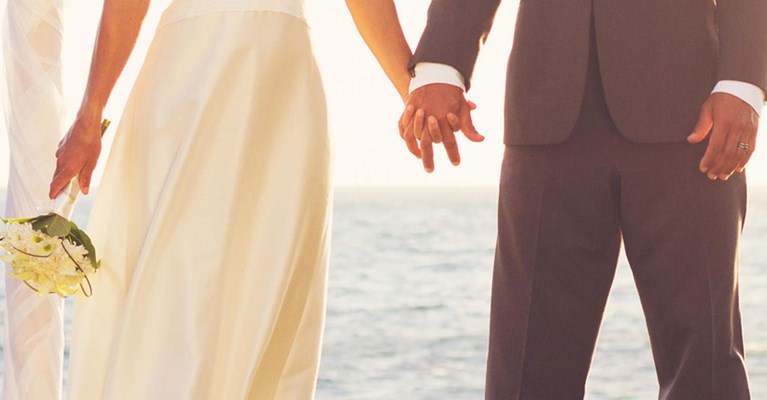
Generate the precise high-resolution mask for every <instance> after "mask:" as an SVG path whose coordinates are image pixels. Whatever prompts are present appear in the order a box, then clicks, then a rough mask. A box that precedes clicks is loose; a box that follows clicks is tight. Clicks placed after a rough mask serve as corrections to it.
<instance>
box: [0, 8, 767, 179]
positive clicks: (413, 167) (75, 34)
mask: <svg viewBox="0 0 767 400" xmlns="http://www.w3.org/2000/svg"><path fill="white" fill-rule="evenodd" d="M306 1H307V8H308V14H309V15H308V19H309V23H310V25H311V34H312V38H313V45H314V51H315V54H316V56H317V58H318V62H319V65H320V69H321V71H322V74H323V78H324V83H325V90H326V93H327V97H328V107H329V112H330V129H331V135H332V137H333V140H334V156H335V170H334V171H335V184H336V185H337V186H446V185H448V186H467V185H469V186H471V185H483V186H484V185H488V186H489V185H496V184H497V182H498V177H499V171H500V163H501V157H502V152H503V144H502V136H503V131H502V128H503V94H504V85H505V76H506V74H505V70H506V62H507V59H508V54H509V51H510V49H511V38H512V35H513V31H514V29H513V25H514V20H515V18H516V8H517V5H518V2H517V1H510V0H506V1H504V2H503V3H502V6H501V9H500V10H499V12H498V16H497V18H496V24H495V27H494V28H493V32H492V33H491V35H490V38H489V40H488V42H487V44H486V46H485V47H484V49H483V51H482V54H481V55H480V58H479V61H478V65H477V68H476V71H475V76H474V79H473V82H472V85H473V88H472V90H471V92H470V93H469V95H468V97H469V98H470V99H471V100H473V101H475V102H476V103H478V105H479V109H477V110H476V111H475V113H474V121H475V125H476V126H477V128H478V129H479V131H480V132H481V133H482V134H484V135H485V136H486V137H487V139H486V140H485V141H484V142H483V143H480V144H475V143H470V142H468V141H467V140H465V139H463V140H461V139H459V145H460V146H461V155H462V164H461V165H460V166H459V167H453V166H452V165H450V163H449V162H448V161H447V158H446V157H445V156H444V151H442V152H438V155H437V160H436V163H437V167H436V171H435V173H433V174H426V173H425V172H424V171H423V169H422V168H421V166H420V161H419V160H417V159H415V158H414V157H413V156H411V155H410V153H408V152H407V150H406V148H405V146H404V143H403V142H402V140H401V139H400V137H399V134H398V130H397V119H398V118H399V115H400V113H401V111H402V108H403V105H402V101H401V100H400V98H399V96H398V95H397V93H396V91H395V90H394V89H393V87H392V86H391V84H390V83H389V81H388V80H387V79H386V76H385V75H384V74H383V72H382V71H381V69H380V68H379V67H378V65H377V64H376V62H375V59H374V58H373V56H372V55H371V54H370V52H369V51H368V50H367V47H366V46H365V44H364V42H363V41H362V39H361V38H360V37H359V35H358V34H357V31H356V29H355V27H354V24H353V22H352V20H351V17H350V16H349V14H348V12H347V10H346V6H345V4H344V1H343V0H306ZM168 2H169V0H154V1H153V2H152V5H151V8H150V11H149V15H148V17H147V20H146V22H145V24H144V27H143V30H142V34H141V37H140V39H139V42H138V45H137V48H136V50H135V51H134V54H133V57H132V58H131V60H130V62H129V64H128V66H127V67H126V70H125V72H124V73H123V76H122V77H121V79H120V81H119V82H118V84H117V87H116V88H115V91H114V93H113V95H112V98H111V99H110V103H109V105H108V106H107V109H106V112H105V117H107V118H110V119H111V120H113V122H116V123H117V122H119V119H120V114H121V110H122V108H123V106H124V104H125V101H126V99H127V96H128V94H129V92H130V88H131V84H132V82H133V81H134V80H135V76H136V74H137V73H138V70H139V68H140V66H141V60H142V58H143V55H144V53H145V52H146V48H147V47H148V45H149V43H150V41H151V38H152V35H153V33H154V28H155V26H156V24H157V21H158V20H159V17H160V15H161V13H162V10H163V9H164V7H165V6H166V5H167V4H168ZM68 3H69V8H68V10H67V15H66V21H65V35H64V36H65V44H64V55H63V63H64V64H63V65H64V85H65V87H64V91H65V95H66V97H67V104H68V106H69V112H70V114H73V113H74V112H76V111H77V106H78V105H79V103H80V98H81V96H82V91H83V87H84V85H85V80H86V78H87V71H88V66H89V62H90V54H91V51H92V46H93V38H94V35H95V30H96V27H97V24H98V19H99V13H100V9H99V3H100V2H98V1H95V0H87V1H80V0H78V1H69V2H68ZM429 3H430V0H399V1H396V4H397V7H398V10H399V13H400V18H401V20H402V24H403V28H404V30H405V34H406V36H407V38H408V41H409V42H410V44H411V46H413V47H414V46H415V45H416V44H417V42H418V38H419V36H420V34H421V32H422V30H423V27H424V25H425V23H426V11H427V8H428V6H429ZM763 125H765V126H767V123H766V124H763ZM113 126H116V124H115V125H113ZM761 131H762V133H761V135H762V136H763V135H765V133H767V132H766V131H767V129H765V128H762V129H761ZM110 139H111V136H109V135H108V137H107V139H106V145H107V147H108V145H109V143H111V141H110ZM0 143H2V145H0V186H5V182H4V179H5V178H4V177H6V176H7V164H8V161H7V157H8V154H7V145H6V143H7V139H6V136H5V132H4V127H0ZM105 152H106V150H105ZM104 154H106V153H104ZM103 159H104V156H102V161H101V162H100V167H99V169H98V171H97V174H96V179H97V180H98V179H99V178H100V176H101V174H100V170H101V168H102V167H103V165H104V162H103ZM749 167H750V168H749V181H750V182H751V183H752V184H767V150H765V151H761V152H760V151H757V153H756V154H755V156H754V158H753V159H752V162H751V164H750V166H749Z"/></svg>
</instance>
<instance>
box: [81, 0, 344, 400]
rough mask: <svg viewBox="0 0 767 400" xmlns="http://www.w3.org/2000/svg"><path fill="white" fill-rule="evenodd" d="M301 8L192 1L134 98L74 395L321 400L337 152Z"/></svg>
mask: <svg viewBox="0 0 767 400" xmlns="http://www.w3.org/2000/svg"><path fill="white" fill-rule="evenodd" d="M301 5H302V2H301V0H269V1H264V0H213V1H211V0H176V1H175V2H174V3H173V5H172V6H171V8H170V9H169V11H168V13H167V14H165V17H164V18H163V20H162V21H161V23H160V26H159V28H158V30H157V33H156V35H155V37H154V40H153V41H152V45H151V47H150V49H149V51H148V53H147V56H146V58H145V60H144V64H143V67H142V69H141V72H140V73H139V75H138V78H137V80H136V83H135V85H134V86H133V91H132V92H131V96H130V97H129V99H128V102H127V105H126V108H125V111H124V113H123V115H122V118H121V122H120V124H119V127H118V129H117V130H116V133H115V140H114V143H113V145H112V147H111V150H110V153H109V157H108V158H107V160H106V168H105V170H104V176H103V178H102V180H101V184H100V185H99V189H98V192H97V193H96V197H95V202H94V205H93V210H92V213H91V216H90V219H89V225H88V233H89V234H90V235H91V238H93V242H94V244H95V245H96V248H97V249H98V251H99V257H100V258H101V261H102V267H101V269H100V270H99V272H98V273H96V274H95V275H94V277H93V280H92V282H93V287H94V294H93V297H91V298H88V299H85V298H81V297H79V298H76V299H75V313H74V323H73V326H72V356H71V361H70V368H69V381H68V388H67V393H68V397H69V399H72V400H136V399H141V400H170V399H173V400H175V399H184V400H209V399H210V400H218V399H226V400H229V399H233V400H239V399H249V400H309V399H312V398H313V394H314V387H315V381H316V378H317V370H318V365H319V357H320V342H321V334H322V328H323V323H324V307H325V281H326V274H327V261H328V253H329V250H328V246H329V241H330V237H329V233H328V232H329V231H328V229H329V224H330V201H331V198H330V197H331V195H330V154H329V152H330V142H329V137H328V132H327V131H328V129H327V117H326V108H325V98H324V91H323V88H322V82H321V80H320V76H319V71H318V69H317V66H316V64H315V61H314V57H313V54H312V48H311V44H310V40H309V31H308V28H307V26H306V24H305V23H304V22H303V20H302V18H301V15H300V14H299V15H295V14H294V13H297V12H298V11H295V10H301Z"/></svg>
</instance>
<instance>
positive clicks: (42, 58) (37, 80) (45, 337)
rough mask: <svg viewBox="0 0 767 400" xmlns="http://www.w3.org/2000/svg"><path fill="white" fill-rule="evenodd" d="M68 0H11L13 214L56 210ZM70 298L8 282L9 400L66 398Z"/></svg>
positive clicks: (7, 31) (7, 21)
mask: <svg viewBox="0 0 767 400" xmlns="http://www.w3.org/2000/svg"><path fill="white" fill-rule="evenodd" d="M64 3H65V0H7V3H6V9H5V13H4V15H3V23H2V27H3V34H2V41H3V46H2V51H3V54H4V64H5V65H4V67H5V77H6V85H5V86H6V88H7V91H5V92H6V93H3V95H4V96H3V97H5V101H4V102H5V103H6V104H5V112H6V120H7V127H8V142H9V148H10V160H11V162H10V168H9V170H10V176H9V179H8V202H7V206H6V207H7V208H6V210H5V212H4V213H3V214H4V216H6V217H16V216H34V215H37V214H40V213H41V212H42V211H46V210H47V209H48V208H49V207H50V204H51V203H50V200H48V196H47V194H48V184H49V182H50V179H51V176H52V174H53V171H54V166H55V156H54V152H55V149H56V146H57V144H58V141H59V139H60V137H61V136H62V134H63V133H64V129H65V125H64V124H65V121H64V119H65V117H66V113H65V106H64V98H63V95H62V82H61V80H62V78H61V45H62V33H63V29H62V20H63V9H64ZM63 319H64V318H63V302H62V301H61V300H60V299H58V298H57V297H55V296H50V295H48V296H37V295H36V294H35V293H34V292H33V291H32V290H30V289H29V288H27V287H26V286H25V285H24V284H23V283H22V282H21V281H19V280H17V279H6V317H5V340H4V343H5V346H4V353H5V354H4V359H5V382H4V385H3V396H2V398H3V399H5V400H35V399H52V400H56V399H60V398H61V385H62V383H61V382H62V369H63V357H64V331H63Z"/></svg>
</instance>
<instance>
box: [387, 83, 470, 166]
mask: <svg viewBox="0 0 767 400" xmlns="http://www.w3.org/2000/svg"><path fill="white" fill-rule="evenodd" d="M474 108H476V106H475V105H474V104H473V103H471V102H468V101H466V99H465V98H464V96H463V90H462V89H460V88H458V87H456V86H453V85H448V84H432V85H426V86H423V87H421V88H418V89H416V90H415V91H414V92H413V93H412V94H411V95H410V97H409V98H408V99H407V107H406V109H405V112H404V113H403V115H402V117H401V118H400V124H399V127H400V136H402V138H403V139H404V140H405V143H406V144H407V145H408V149H410V152H411V153H413V154H414V155H415V156H416V157H419V158H421V160H422V162H423V166H424V169H425V170H426V172H432V171H434V151H433V143H443V144H444V146H445V150H446V151H447V155H448V158H449V159H450V161H451V162H452V163H453V165H458V164H460V162H461V156H460V153H459V151H458V143H457V142H456V138H455V134H454V132H456V131H459V130H460V131H461V132H463V134H464V135H465V136H466V137H467V138H468V139H469V140H471V141H473V142H481V141H483V140H484V139H485V138H484V137H483V136H482V135H480V134H479V133H478V132H477V130H476V128H474V124H473V122H472V120H471V110H473V109H474ZM419 140H420V148H419V147H418V141H419Z"/></svg>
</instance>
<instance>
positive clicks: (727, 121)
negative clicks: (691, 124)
mask: <svg viewBox="0 0 767 400" xmlns="http://www.w3.org/2000/svg"><path fill="white" fill-rule="evenodd" d="M716 21H717V28H718V35H719V66H718V71H717V75H718V79H719V84H718V85H717V89H715V91H714V93H713V94H712V95H711V97H710V98H709V99H708V101H706V103H705V104H704V105H703V108H702V110H701V115H700V118H699V120H698V124H697V126H696V127H695V130H694V131H693V133H692V135H690V137H689V138H688V140H689V141H690V142H692V143H698V142H701V141H703V139H705V138H706V137H709V143H708V147H707V150H706V154H705V155H704V156H703V159H702V160H701V162H700V166H699V168H700V170H701V172H703V173H705V174H707V175H708V177H709V178H710V179H722V180H727V179H728V178H729V176H730V175H732V173H733V172H735V171H742V170H743V169H744V168H745V166H746V163H748V161H749V159H750V158H751V154H753V150H754V147H755V145H756V133H757V130H758V125H759V113H758V111H760V109H761V108H762V107H761V106H762V105H763V104H764V96H765V92H767V24H765V23H764V21H767V1H765V0H719V1H718V2H717V5H716ZM722 88H725V89H724V90H722ZM757 88H758V89H757ZM721 92H724V93H729V94H732V95H734V96H730V95H729V94H724V93H721Z"/></svg>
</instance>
